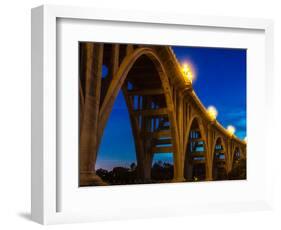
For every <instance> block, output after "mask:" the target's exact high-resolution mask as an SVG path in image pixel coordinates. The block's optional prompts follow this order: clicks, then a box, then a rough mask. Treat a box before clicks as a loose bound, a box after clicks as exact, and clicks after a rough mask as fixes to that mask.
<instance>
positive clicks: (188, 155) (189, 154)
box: [184, 114, 208, 181]
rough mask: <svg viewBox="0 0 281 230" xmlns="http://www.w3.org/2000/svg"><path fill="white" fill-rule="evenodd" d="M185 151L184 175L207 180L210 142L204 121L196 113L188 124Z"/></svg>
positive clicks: (190, 179) (187, 177)
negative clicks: (208, 141)
mask: <svg viewBox="0 0 281 230" xmlns="http://www.w3.org/2000/svg"><path fill="white" fill-rule="evenodd" d="M187 130H188V131H187V135H186V140H185V141H186V142H185V143H186V144H185V151H184V177H185V179H186V180H188V181H192V180H195V181H196V180H205V179H206V171H207V169H206V167H207V160H208V159H207V158H208V143H207V138H206V132H205V128H204V125H203V122H202V120H201V118H200V116H198V115H197V114H194V115H193V116H192V117H191V119H190V122H189V124H188V129H187Z"/></svg>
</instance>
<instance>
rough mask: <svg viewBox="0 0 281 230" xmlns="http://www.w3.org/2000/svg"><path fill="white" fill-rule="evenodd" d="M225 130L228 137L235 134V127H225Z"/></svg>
mask: <svg viewBox="0 0 281 230" xmlns="http://www.w3.org/2000/svg"><path fill="white" fill-rule="evenodd" d="M226 130H227V132H228V133H229V134H230V135H233V134H234V133H235V127H234V126H232V125H229V126H227V129H226Z"/></svg>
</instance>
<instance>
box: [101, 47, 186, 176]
mask: <svg viewBox="0 0 281 230" xmlns="http://www.w3.org/2000/svg"><path fill="white" fill-rule="evenodd" d="M143 55H145V56H147V57H148V58H149V59H150V60H151V61H152V62H153V64H154V67H155V68H156V71H157V73H158V75H159V78H160V81H161V85H162V89H163V91H164V95H165V101H166V105H167V111H168V118H169V121H170V129H171V136H172V142H173V146H174V152H173V153H174V154H173V156H174V178H175V179H176V180H182V178H183V176H182V174H183V172H182V166H181V165H182V160H181V157H180V152H179V151H180V150H179V137H178V130H177V124H176V116H175V112H174V105H173V99H172V93H171V86H170V81H169V76H168V75H167V73H166V71H165V68H164V64H163V63H162V61H161V59H160V57H159V56H158V54H157V53H156V51H155V50H153V49H151V48H137V49H136V50H135V51H133V52H132V53H130V54H127V55H126V56H125V58H124V59H123V61H122V63H121V65H120V67H119V68H118V70H117V72H116V74H115V76H114V77H113V80H112V82H111V83H110V85H109V87H108V90H107V93H106V95H105V98H104V101H103V103H102V105H101V108H100V113H99V121H100V122H99V133H98V139H99V143H100V140H101V137H102V133H103V130H104V128H105V125H106V122H107V120H108V117H109V115H110V112H111V109H112V107H113V104H114V101H115V99H116V97H117V94H118V92H119V91H120V90H121V88H122V86H123V84H124V82H125V80H126V78H127V76H128V73H129V71H130V70H131V69H132V68H133V67H134V64H135V63H136V61H137V60H138V59H139V58H140V57H142V56H143Z"/></svg>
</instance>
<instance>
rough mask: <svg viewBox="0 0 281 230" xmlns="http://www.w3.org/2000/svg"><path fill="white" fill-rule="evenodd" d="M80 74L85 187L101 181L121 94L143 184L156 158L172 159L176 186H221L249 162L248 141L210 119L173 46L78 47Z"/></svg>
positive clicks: (83, 179) (81, 139)
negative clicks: (101, 159)
mask: <svg viewBox="0 0 281 230" xmlns="http://www.w3.org/2000/svg"><path fill="white" fill-rule="evenodd" d="M103 65H105V66H106V67H107V68H108V74H107V76H106V77H103V76H102V66H103ZM80 67H81V68H80V81H79V87H80V89H79V90H80V143H79V151H80V153H79V154H80V185H82V186H83V185H91V184H92V183H93V181H94V180H96V175H95V163H96V159H97V153H98V148H99V145H100V142H101V138H102V135H103V131H104V128H105V126H106V123H107V120H108V118H109V115H110V112H111V110H112V107H113V104H114V101H115V99H116V96H117V94H118V93H119V91H120V90H122V92H123V94H124V98H125V100H126V104H127V107H128V111H129V114H130V122H131V127H132V131H133V136H134V140H135V149H136V155H137V156H136V157H137V170H138V175H139V177H140V178H142V179H143V180H149V179H150V174H151V173H150V172H151V165H152V159H153V155H154V154H162V153H172V154H173V161H174V181H192V180H194V178H195V179H196V178H199V179H202V180H217V179H224V178H226V177H227V174H228V173H229V172H230V171H231V170H232V168H233V167H234V165H235V164H236V163H237V162H239V160H240V159H246V143H245V141H242V140H240V139H238V138H237V137H236V136H235V135H234V134H233V133H230V132H228V131H227V130H226V129H225V128H224V127H222V125H220V123H219V122H218V121H217V120H216V119H215V118H214V117H212V116H211V115H210V113H208V111H207V110H206V108H205V107H204V106H203V104H202V103H201V102H200V99H199V98H198V97H197V95H196V93H195V92H194V90H193V88H192V82H191V80H190V79H188V78H187V77H186V76H185V74H184V73H183V71H182V68H181V66H180V65H179V63H178V61H177V59H176V57H175V55H174V53H173V51H172V49H171V48H170V47H169V46H149V45H125V44H124V45H123V44H120V45H118V44H103V43H81V44H80Z"/></svg>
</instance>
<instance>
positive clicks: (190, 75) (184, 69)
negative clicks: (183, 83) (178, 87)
mask: <svg viewBox="0 0 281 230" xmlns="http://www.w3.org/2000/svg"><path fill="white" fill-rule="evenodd" d="M182 72H183V74H184V76H185V78H186V80H187V81H190V82H191V83H192V80H193V78H194V76H193V73H192V70H191V68H190V66H189V65H188V64H187V63H184V64H183V65H182Z"/></svg>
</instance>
